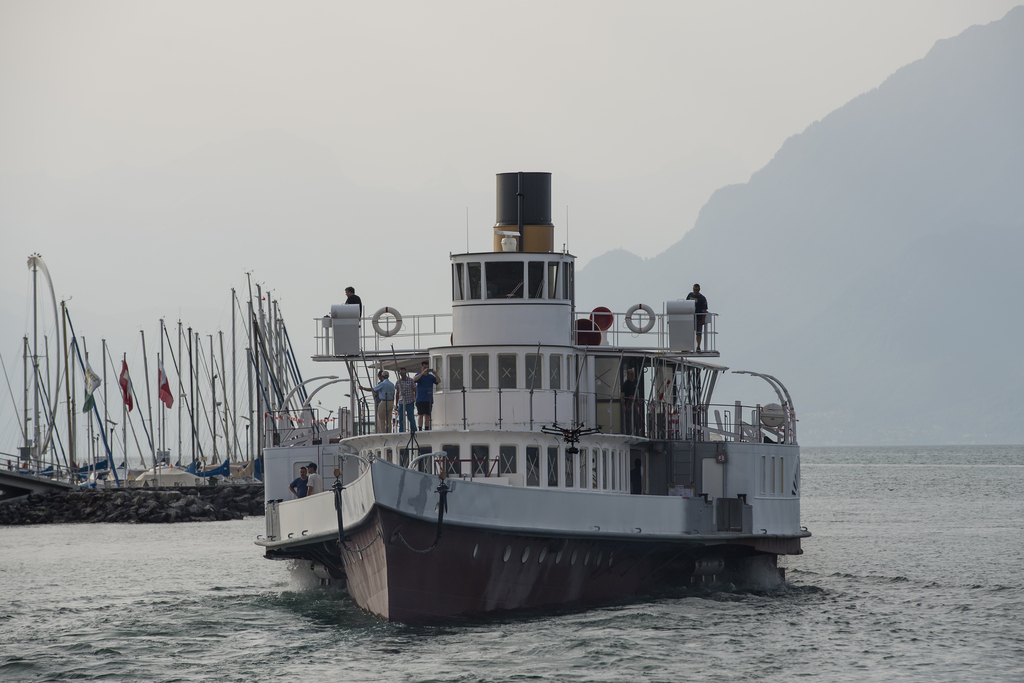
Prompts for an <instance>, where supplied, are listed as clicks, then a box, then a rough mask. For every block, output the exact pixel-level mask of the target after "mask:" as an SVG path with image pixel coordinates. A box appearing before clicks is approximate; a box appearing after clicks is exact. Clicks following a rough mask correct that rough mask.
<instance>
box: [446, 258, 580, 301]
mask: <svg viewBox="0 0 1024 683" xmlns="http://www.w3.org/2000/svg"><path fill="white" fill-rule="evenodd" d="M572 297H573V264H572V263H560V262H558V261H526V262H523V261H487V262H484V263H453V264H452V300H453V301H465V300H467V299H522V298H530V299H561V300H570V299H572Z"/></svg>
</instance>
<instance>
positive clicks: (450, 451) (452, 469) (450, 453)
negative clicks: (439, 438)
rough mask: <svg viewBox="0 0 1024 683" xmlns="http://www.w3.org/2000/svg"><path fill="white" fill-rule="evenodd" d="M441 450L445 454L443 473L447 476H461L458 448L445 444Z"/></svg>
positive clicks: (454, 445)
mask: <svg viewBox="0 0 1024 683" xmlns="http://www.w3.org/2000/svg"><path fill="white" fill-rule="evenodd" d="M441 450H443V451H444V452H445V456H444V467H445V472H446V473H447V474H449V475H452V474H455V475H461V474H462V461H461V460H459V447H458V446H457V445H456V444H447V445H445V446H441Z"/></svg>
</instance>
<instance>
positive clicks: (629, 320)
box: [625, 304, 654, 334]
mask: <svg viewBox="0 0 1024 683" xmlns="http://www.w3.org/2000/svg"><path fill="white" fill-rule="evenodd" d="M637 311H643V312H644V313H646V314H647V322H645V323H644V324H643V325H637V324H636V323H635V322H633V314H634V313H636V312H637ZM625 322H626V327H628V328H629V331H630V332H632V333H634V334H644V333H645V332H650V331H651V330H653V329H654V309H653V308H651V307H650V306H648V305H647V304H633V305H632V306H630V307H629V308H627V309H626V320H625Z"/></svg>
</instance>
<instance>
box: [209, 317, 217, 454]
mask: <svg viewBox="0 0 1024 683" xmlns="http://www.w3.org/2000/svg"><path fill="white" fill-rule="evenodd" d="M210 434H211V435H212V436H213V463H212V464H214V465H216V464H217V463H218V462H219V461H218V460H217V363H216V356H214V355H213V335H212V334H211V335H210Z"/></svg>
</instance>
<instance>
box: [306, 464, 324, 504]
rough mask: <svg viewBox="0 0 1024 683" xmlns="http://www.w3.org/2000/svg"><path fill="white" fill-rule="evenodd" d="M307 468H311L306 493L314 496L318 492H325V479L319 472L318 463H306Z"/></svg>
mask: <svg viewBox="0 0 1024 683" xmlns="http://www.w3.org/2000/svg"><path fill="white" fill-rule="evenodd" d="M306 469H307V470H309V476H308V477H307V478H306V486H307V488H306V495H307V496H312V495H314V494H317V493H323V491H324V480H323V477H321V476H320V475H319V474H317V471H316V470H317V466H316V463H315V462H311V463H309V464H308V465H306Z"/></svg>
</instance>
